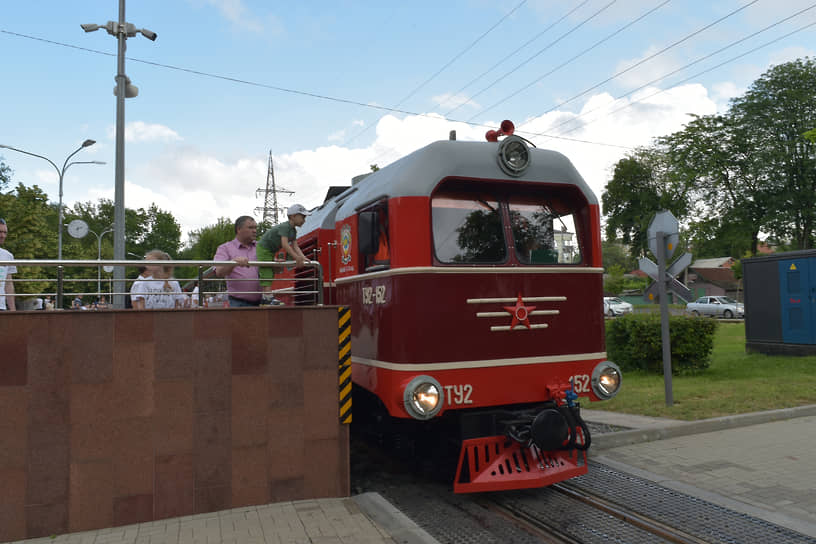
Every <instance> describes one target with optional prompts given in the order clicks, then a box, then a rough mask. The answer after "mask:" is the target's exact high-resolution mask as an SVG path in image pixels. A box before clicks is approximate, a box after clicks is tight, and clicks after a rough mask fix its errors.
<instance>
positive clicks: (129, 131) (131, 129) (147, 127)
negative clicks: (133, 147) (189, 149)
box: [108, 121, 183, 142]
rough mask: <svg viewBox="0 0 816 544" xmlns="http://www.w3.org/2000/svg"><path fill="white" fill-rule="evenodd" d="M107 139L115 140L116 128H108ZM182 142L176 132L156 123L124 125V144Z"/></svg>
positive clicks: (142, 122) (138, 122) (136, 122)
mask: <svg viewBox="0 0 816 544" xmlns="http://www.w3.org/2000/svg"><path fill="white" fill-rule="evenodd" d="M108 138H110V139H111V140H112V139H114V138H116V127H115V126H113V125H111V126H109V127H108ZM179 140H183V138H182V137H181V136H179V134H178V132H176V131H175V130H173V129H171V128H170V127H166V126H164V125H159V124H157V123H145V122H144V121H134V122H132V123H127V124H126V125H125V141H126V142H173V141H179Z"/></svg>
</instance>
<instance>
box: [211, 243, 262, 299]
mask: <svg viewBox="0 0 816 544" xmlns="http://www.w3.org/2000/svg"><path fill="white" fill-rule="evenodd" d="M237 257H246V259H247V260H250V261H257V260H258V259H257V257H256V255H255V242H251V243H250V245H248V246H247V245H244V244H242V243H241V242H239V241H238V238H233V239H232V240H230V241H229V242H225V243H223V244H221V245H220V246H218V250H217V251H216V252H215V257H213V260H214V261H232V260H234V259H235V258H237ZM242 291H252V293H242ZM260 291H261V284H260V282H259V281H258V268H257V267H254V266H236V267H235V268H233V269H232V272H230V273H229V275H228V276H227V293H228V294H229V296H231V297H235V298H241V299H244V300H247V301H249V302H255V301H258V300H261V293H260Z"/></svg>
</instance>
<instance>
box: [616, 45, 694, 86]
mask: <svg viewBox="0 0 816 544" xmlns="http://www.w3.org/2000/svg"><path fill="white" fill-rule="evenodd" d="M660 49H661V48H658V47H657V46H655V45H652V46H650V47H649V48H648V49H647V50H646V51H644V52H643V54H642V55H640V56H638V57H635V58H631V59H623V60H620V61H618V63H617V65H616V66H615V70H614V72H613V73H615V74H617V73H618V72H621V71H623V70H627V69H629V67H631V66H634V65H635V64H637V63H638V62H641V61H642V60H643V59H646V58H648V57H650V56H652V55H654V54H655V53H657V52H658V51H659V50H660ZM687 62H688V59H687V60H686V61H684V62H680V60H678V59H676V58H674V57H673V56H672V55H671V54H670V53H663V54H660V55H658V56H656V57H655V58H653V59H649V60H647V61H646V62H644V63H643V64H641V65H640V66H637V67H635V68H632V69H631V70H629V71H627V72H626V73H625V74H622V75H620V76H618V77H616V78H615V81H616V82H617V83H619V84H620V85H622V86H623V87H625V88H627V89H628V88H636V87H640V86H641V85H646V84H648V83H651V82H652V81H655V80H657V79H659V78H661V77H663V76H664V75H666V74H669V73H671V72H673V71H674V70H677V69H678V68H679V67H680V66H682V65H683V64H685V63H687Z"/></svg>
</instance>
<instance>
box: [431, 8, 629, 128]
mask: <svg viewBox="0 0 816 544" xmlns="http://www.w3.org/2000/svg"><path fill="white" fill-rule="evenodd" d="M615 2H617V0H612V1H611V2H609V3H608V4H606V5H605V6H603V7H602V8H601V9H599V10H598V11H596V12H595V13H593V14H592V15H590V16H589V17H587V18H586V19H584V20H583V21H581V22H580V23H578V24H577V25H575V26H574V27H572V28H571V29H569V30H568V31H566V32H564V33H563V34H561V35H560V36H558V37H557V38H556V39H555V40H553V41H551V42H550V43H548V44H547V45H545V46H544V47H542V48H541V49H539V50H538V51H537V52H536V53H534V54H533V55H531V56H529V57H527V59H525V60H524V61H522V62H521V63H520V64H517V65H516V66H515V67H513V68H511V69H510V70H509V71H508V72H505V73H504V74H503V75H502V76H500V77H498V78H496V79H494V80H493V82H492V83H491V84H490V85H488V86H487V87H484V88H483V89H482V90H480V91H479V92H478V93H476V94H474V95H473V96H471V97H470V98H468V100H467V101H466V102H463V103H462V104H459V105H458V106H456V107H455V108H453V109H452V110H448V111H447V112H446V113H445V115H446V116H447V115H450V114H451V113H453V112H454V111H456V110H458V109H459V108H461V107H462V106H464V105H465V104H468V103H470V101H471V100H473V99H474V98H476V97H477V96H479V95H480V94H482V93H483V92H485V91H487V90H488V89H491V88H492V87H493V86H494V85H496V84H497V83H499V82H500V81H504V79H505V78H506V77H507V76H509V75H510V74H512V73H513V72H515V71H517V70H518V69H519V68H521V67H522V66H525V65H526V64H527V63H529V62H530V61H531V60H533V59H534V58H536V57H538V56H539V55H541V54H542V53H544V52H545V51H547V50H548V49H549V48H550V47H552V46H554V45H555V44H557V43H558V42H560V41H561V40H563V39H564V38H566V37H567V36H569V35H570V34H572V33H573V32H576V31H577V30H578V29H579V28H581V27H582V26H584V25H585V24H587V23H588V22H589V21H591V20H592V19H594V18H595V17H597V16H598V15H600V14H601V13H603V12H604V11H606V10H607V9H609V7H610V6H611V5H612V4H614V3H615ZM471 119H472V117H471Z"/></svg>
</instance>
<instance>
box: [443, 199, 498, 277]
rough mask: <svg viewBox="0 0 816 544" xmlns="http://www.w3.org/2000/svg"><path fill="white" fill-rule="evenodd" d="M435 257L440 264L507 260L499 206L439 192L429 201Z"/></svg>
mask: <svg viewBox="0 0 816 544" xmlns="http://www.w3.org/2000/svg"><path fill="white" fill-rule="evenodd" d="M431 208H432V221H433V239H434V248H435V250H436V257H437V258H438V259H439V260H440V261H441V262H443V263H455V264H467V263H470V264H477V263H501V262H503V261H504V260H506V258H507V248H506V246H505V243H504V234H503V232H502V218H501V210H500V208H499V203H498V201H497V200H496V199H495V198H492V197H490V196H486V195H475V194H472V193H454V192H440V193H438V194H437V195H436V196H434V197H433V200H432V201H431Z"/></svg>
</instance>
